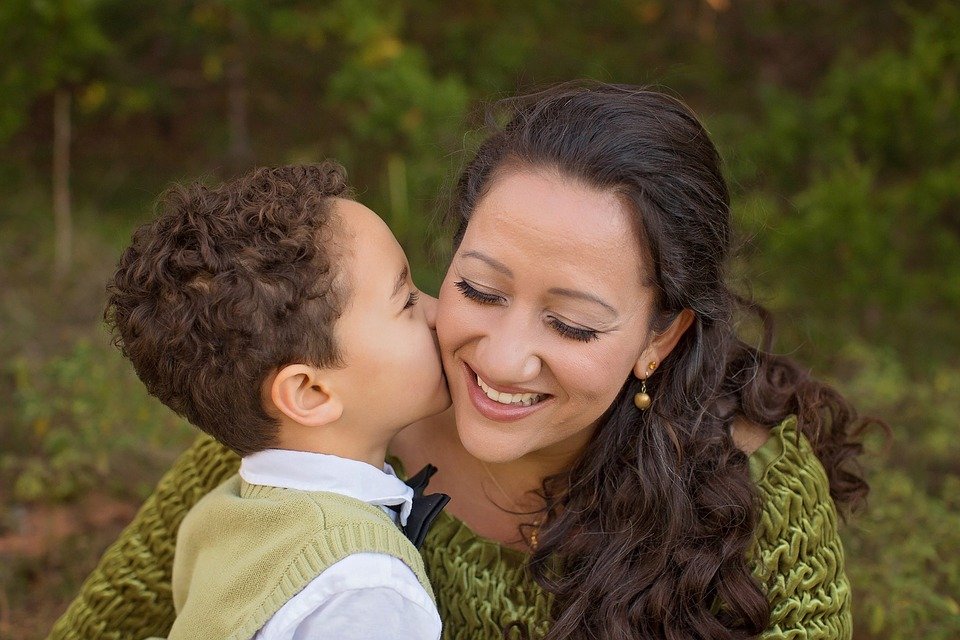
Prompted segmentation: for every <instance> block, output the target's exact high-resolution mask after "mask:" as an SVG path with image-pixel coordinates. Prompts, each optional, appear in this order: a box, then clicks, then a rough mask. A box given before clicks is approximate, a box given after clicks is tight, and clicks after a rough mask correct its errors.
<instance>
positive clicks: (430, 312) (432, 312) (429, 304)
mask: <svg viewBox="0 0 960 640" xmlns="http://www.w3.org/2000/svg"><path fill="white" fill-rule="evenodd" d="M420 304H421V305H423V316H424V317H425V318H426V319H427V324H428V325H429V326H430V328H431V329H434V330H436V328H437V299H436V298H434V297H433V296H430V295H427V294H425V293H423V292H421V293H420Z"/></svg>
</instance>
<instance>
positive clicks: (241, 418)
mask: <svg viewBox="0 0 960 640" xmlns="http://www.w3.org/2000/svg"><path fill="white" fill-rule="evenodd" d="M343 197H348V187H347V180H346V172H345V171H344V169H343V167H341V166H340V165H339V164H337V163H335V162H331V161H327V162H324V163H321V164H312V165H295V166H285V167H275V168H260V169H255V170H253V171H251V172H249V173H247V174H245V175H243V176H241V177H239V178H237V179H235V180H232V181H230V182H226V183H224V184H221V185H219V186H216V187H207V186H204V185H203V184H199V183H198V184H193V185H191V186H188V187H184V186H175V187H173V188H171V189H169V190H168V191H167V192H166V193H165V194H164V196H162V197H161V201H160V205H159V215H158V216H157V217H156V219H154V220H153V221H152V222H150V223H148V224H145V225H143V226H141V227H140V228H139V229H137V230H136V232H134V234H133V239H132V242H131V244H130V246H129V247H128V248H127V249H126V250H125V251H124V252H123V254H122V255H121V257H120V262H119V264H118V265H117V270H116V272H115V274H114V276H113V278H112V279H111V280H110V282H109V283H108V285H107V292H108V294H109V298H108V301H107V307H106V310H105V312H104V318H105V320H106V322H107V325H108V326H109V327H110V329H111V332H112V335H113V341H114V344H115V345H116V346H117V347H118V348H119V349H120V350H121V351H122V353H123V355H124V356H126V357H127V358H128V359H129V360H130V361H131V362H132V363H133V366H134V368H135V369H136V372H137V375H138V376H139V377H140V379H141V380H142V381H143V383H144V384H145V385H146V387H147V390H148V391H149V392H150V393H151V394H153V395H154V396H156V397H157V398H159V399H160V401H161V402H163V403H164V404H166V405H167V406H168V407H170V408H171V409H173V410H174V411H176V412H177V413H178V414H180V415H182V416H184V417H186V418H187V419H188V420H189V421H190V422H192V423H193V424H194V425H196V426H197V427H199V428H200V429H201V430H203V431H205V432H207V433H209V434H210V435H212V436H213V437H215V438H216V439H217V440H219V441H220V442H221V443H223V444H224V445H226V446H227V447H230V448H231V449H233V450H234V451H236V452H237V453H238V454H240V455H249V454H251V453H254V452H257V451H260V450H262V449H265V448H268V447H270V446H271V445H273V444H274V442H275V439H276V436H277V431H278V429H279V422H278V421H277V419H276V418H274V417H272V416H271V415H269V413H268V412H267V411H266V409H265V408H264V405H263V399H262V394H261V387H262V385H263V383H264V381H265V380H266V378H267V376H268V374H269V373H270V372H271V371H274V370H276V369H277V368H279V367H281V366H284V365H286V364H292V363H305V364H310V365H314V366H318V367H334V366H339V365H340V364H341V361H340V354H339V353H338V351H337V343H336V340H335V335H334V324H335V322H336V320H337V318H339V317H340V315H341V313H342V311H343V308H344V305H345V304H346V299H347V297H348V295H349V286H348V285H349V283H348V282H347V279H346V276H345V274H343V273H341V271H340V270H339V269H338V268H337V266H336V265H337V262H338V258H339V256H340V255H341V253H342V248H341V247H340V245H339V244H338V242H337V237H336V236H337V235H338V233H339V232H340V231H341V226H340V224H339V222H338V220H337V216H336V215H335V213H334V207H333V198H343Z"/></svg>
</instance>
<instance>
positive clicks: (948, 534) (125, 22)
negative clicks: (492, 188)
mask: <svg viewBox="0 0 960 640" xmlns="http://www.w3.org/2000/svg"><path fill="white" fill-rule="evenodd" d="M27 22H29V25H28V24H27ZM0 33H4V34H7V33H11V34H14V35H15V37H13V38H7V39H3V38H0V54H2V55H0V140H5V141H6V146H5V148H4V153H2V154H0V191H2V193H0V235H2V238H3V240H2V241H0V281H2V282H3V283H4V287H2V288H0V358H2V365H0V372H2V373H0V428H2V431H3V442H4V448H3V452H2V454H0V487H6V486H9V487H11V489H12V490H11V492H10V493H9V495H7V494H2V493H0V508H3V506H4V504H10V503H29V502H30V501H52V500H65V501H69V500H73V499H74V498H76V497H77V496H78V495H79V494H80V493H82V492H83V491H86V490H87V489H88V488H90V487H94V486H96V487H107V488H109V490H110V491H112V492H115V493H117V494H119V495H127V496H137V495H142V493H143V492H144V491H146V490H148V488H149V486H150V483H152V482H153V481H154V480H155V478H156V477H157V475H158V474H159V473H160V472H161V471H162V469H163V467H164V465H165V464H167V462H168V461H169V460H170V459H171V458H172V456H174V455H175V454H176V452H177V451H178V450H180V449H181V448H182V447H183V446H184V445H185V443H186V442H187V441H188V440H189V438H190V437H191V434H192V431H191V429H190V428H189V427H188V426H187V425H185V424H184V423H183V422H182V421H181V420H180V419H179V418H177V417H176V416H174V415H172V414H171V413H170V412H169V411H167V410H166V409H165V408H163V407H162V406H160V405H159V403H157V402H156V401H155V400H153V399H152V398H149V397H148V396H147V395H146V393H145V392H144V391H143V390H142V389H141V386H140V384H139V382H138V381H137V380H136V377H135V376H134V374H133V372H132V371H131V369H130V367H129V366H128V365H127V364H126V363H125V362H124V361H123V360H122V358H121V357H120V356H119V354H118V353H116V351H115V350H113V349H112V348H111V347H110V346H109V345H108V344H107V340H106V337H105V335H104V332H103V329H102V327H101V326H100V325H99V316H100V311H101V307H102V304H103V299H104V296H103V282H104V281H105V279H106V277H107V275H108V273H109V269H110V265H111V264H112V263H113V262H114V260H115V259H116V256H117V255H118V253H119V249H120V247H121V246H122V245H123V244H124V243H125V242H126V238H128V237H129V233H130V231H131V229H132V228H133V227H134V226H135V225H136V224H138V223H140V222H142V221H144V220H145V219H146V218H147V217H148V216H149V210H150V202H151V201H152V199H153V198H155V196H156V194H157V193H158V192H159V191H160V190H161V189H162V188H163V187H164V186H165V185H166V184H167V183H169V181H171V180H183V179H195V178H196V177H202V178H203V179H207V180H213V179H216V177H217V176H222V175H227V174H230V173H233V172H236V171H239V170H242V169H244V168H245V167H246V166H248V165H249V164H250V163H251V162H256V163H259V164H270V163H280V162H298V161H314V160H318V159H320V158H323V157H327V156H335V157H337V158H339V159H340V160H341V161H343V162H344V163H345V164H346V165H347V167H348V170H349V172H350V174H351V179H352V182H353V183H354V185H355V186H356V188H357V191H358V197H359V199H360V200H361V201H363V202H364V203H365V204H368V205H369V206H371V207H372V208H373V209H374V210H376V211H378V212H379V213H380V214H381V215H383V217H384V218H385V219H386V220H387V221H388V222H389V223H390V225H391V227H392V228H393V229H394V231H395V232H396V233H397V235H398V237H399V238H400V240H401V242H402V243H403V244H404V247H405V248H406V250H407V252H408V255H409V256H410V259H411V263H412V266H413V269H414V275H415V277H416V279H417V281H418V283H419V284H420V285H421V286H423V287H424V288H425V289H426V290H428V291H435V290H436V288H437V284H438V283H439V278H440V276H441V274H442V270H443V256H444V254H445V251H446V249H447V239H446V238H445V237H444V235H443V233H441V232H440V231H439V225H438V224H437V223H436V214H438V213H442V208H443V207H442V205H440V206H437V204H436V202H437V199H438V197H439V198H440V199H441V201H442V198H443V196H444V194H445V193H447V192H448V191H449V187H450V184H451V182H452V180H454V179H455V176H456V171H457V169H458V167H459V166H460V164H461V163H462V162H463V160H464V157H465V155H466V153H469V150H470V149H471V148H472V147H473V145H474V144H475V143H476V141H477V140H478V139H479V138H480V137H481V136H482V132H479V131H477V130H476V129H478V124H479V118H478V117H477V115H476V114H478V113H480V112H481V111H482V105H483V103H484V102H487V101H490V100H492V99H496V98H497V97H500V96H503V95H510V94H513V93H515V92H516V91H518V90H523V89H526V88H531V87H535V86H538V85H540V84H543V83H547V82H552V81H558V80H566V79H570V78H575V77H584V76H590V77H595V78H598V79H601V80H610V81H618V82H632V83H656V84H660V85H663V86H666V87H670V89H671V90H674V91H676V92H677V93H679V94H680V95H681V96H683V97H684V98H685V99H687V100H688V101H689V102H690V103H691V104H692V105H694V106H695V107H696V108H697V109H698V110H700V111H701V112H702V114H703V117H704V119H705V120H706V122H707V123H708V125H709V128H710V129H711V131H712V133H713V134H714V136H715V138H716V140H717V142H718V146H719V147H720V150H721V153H722V154H723V156H724V157H725V159H726V164H727V174H728V176H729V178H730V182H731V187H732V193H733V212H734V215H735V218H736V221H737V227H738V232H739V238H740V243H739V244H740V250H739V252H738V254H737V257H736V259H735V260H734V262H733V264H732V275H733V277H734V279H735V281H736V284H737V285H738V286H739V287H740V288H742V289H744V290H747V291H749V292H751V293H752V294H753V295H754V296H755V297H756V298H757V299H759V301H761V302H762V303H764V304H766V305H767V306H769V307H770V308H771V309H772V310H773V311H774V313H775V316H776V317H777V319H778V326H779V338H778V342H777V348H778V349H779V350H780V351H782V352H786V353H790V354H792V355H795V356H796V357H797V358H798V359H800V360H801V361H803V362H806V363H808V364H810V365H811V366H812V367H813V369H814V371H815V372H816V373H817V374H818V375H821V376H823V377H826V378H827V379H829V380H831V381H832V382H833V383H835V384H836V386H838V387H839V388H840V389H842V390H843V391H844V392H845V393H847V394H848V395H849V396H850V397H851V398H852V399H853V400H854V401H855V403H856V404H857V405H858V406H859V407H860V408H861V409H862V411H863V412H864V413H867V414H871V415H877V416H880V417H883V418H884V419H886V420H887V421H888V422H889V423H890V425H891V428H892V433H893V439H892V441H891V442H890V443H889V444H885V443H884V442H883V441H882V440H881V439H880V438H879V437H878V436H876V435H871V436H870V437H869V438H868V444H869V449H870V452H871V455H870V456H868V457H867V459H866V461H865V464H866V466H867V471H868V473H869V476H870V479H871V483H872V486H873V492H872V495H871V499H870V509H869V510H868V511H867V512H866V513H865V514H861V515H860V516H859V517H858V518H855V519H853V520H852V522H851V524H850V525H848V527H847V528H846V530H845V540H846V544H847V551H848V557H847V568H848V571H849V573H850V576H851V579H852V581H853V584H854V589H855V627H856V629H855V630H856V633H855V637H857V638H866V639H869V638H889V639H891V640H900V639H906V638H915V637H923V638H933V639H934V640H940V639H943V640H946V639H947V638H955V637H958V636H960V605H958V601H960V559H958V557H957V549H960V537H958V536H960V533H958V532H960V502H958V497H957V496H958V492H960V444H958V440H957V438H956V425H957V422H958V419H960V340H958V331H957V328H956V318H957V317H960V95H958V94H960V7H958V6H957V5H956V4H955V3H950V2H938V1H930V2H910V3H901V4H898V5H896V6H895V7H894V8H893V9H891V7H890V5H889V4H888V3H886V2H880V1H879V0H874V1H869V2H863V3H797V2H766V1H764V0H710V1H709V2H708V1H706V0H677V1H676V2H665V1H658V0H635V1H632V2H614V1H613V0H594V1H593V2H589V3H587V2H571V3H557V2H550V1H548V0H534V1H532V2H528V3H515V2H507V1H506V0H478V1H476V2H470V3H449V2H440V1H439V0H420V1H418V2H407V1H400V2H396V1H394V2H387V1H386V0H373V1H362V0H332V1H331V2H327V3H322V4H316V3H307V2H297V1H293V0H291V1H287V2H279V3H269V4H264V3H257V2H253V1H250V0H246V1H234V2H226V1H224V0H192V1H189V2H188V1H187V0H173V1H171V2H164V3H150V2H145V1H144V0H125V1H121V0H82V1H80V2H70V1H68V0H62V1H58V0H42V1H39V0H9V1H8V2H6V3H4V4H3V5H2V6H0ZM51 34H66V35H65V37H64V38H63V39H61V40H56V41H53V40H51V38H52V36H51ZM64 87H65V88H67V89H68V90H69V91H70V92H71V93H72V95H73V96H74V97H75V105H76V108H75V114H74V116H75V119H76V125H75V140H74V146H73V149H74V154H75V156H76V161H75V163H74V167H75V170H74V172H73V176H72V178H73V197H74V200H75V202H76V212H77V214H76V220H75V224H76V227H77V233H76V245H77V246H76V251H75V258H74V260H75V265H74V266H75V268H74V273H73V276H72V277H71V278H69V279H68V280H67V281H66V282H65V283H62V284H61V285H59V287H56V288H54V287H48V286H46V285H44V284H42V283H44V282H46V281H48V279H49V266H50V265H49V263H50V256H51V252H52V250H51V240H50V235H51V222H50V220H49V217H50V206H49V204H48V201H47V196H46V195H45V192H46V190H47V189H48V187H47V184H48V178H47V172H48V170H49V169H48V167H49V162H50V151H49V139H50V134H51V130H50V124H49V121H50V102H51V97H50V94H51V92H52V91H53V90H54V89H56V88H61V89H62V88H64ZM245 146H247V147H249V148H248V149H246V150H245ZM245 153H247V154H249V157H248V156H246V155H245ZM38 283H41V284H38ZM0 635H2V634H0Z"/></svg>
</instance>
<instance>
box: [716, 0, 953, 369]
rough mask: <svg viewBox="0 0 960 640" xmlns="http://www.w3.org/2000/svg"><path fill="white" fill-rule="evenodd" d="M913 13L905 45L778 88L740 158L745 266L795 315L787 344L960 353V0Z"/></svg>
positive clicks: (826, 349) (925, 354) (736, 166)
mask: <svg viewBox="0 0 960 640" xmlns="http://www.w3.org/2000/svg"><path fill="white" fill-rule="evenodd" d="M908 19H909V20H910V21H911V22H912V24H913V32H912V36H911V39H910V43H909V45H908V46H907V47H906V49H905V50H904V51H900V50H896V49H886V50H881V51H879V52H877V53H875V54H874V55H872V56H871V57H869V58H867V59H865V60H858V59H856V58H855V56H854V55H853V54H852V53H850V54H846V55H842V56H840V58H839V59H838V60H837V61H836V62H835V63H834V64H833V65H832V67H831V69H830V71H829V73H827V75H826V76H825V78H824V80H823V81H822V82H821V83H820V84H819V86H817V87H816V89H815V91H814V93H813V95H812V96H811V97H810V98H805V97H801V96H799V95H796V94H793V93H788V92H785V91H783V90H779V89H775V88H770V87H767V88H766V89H765V90H764V91H763V93H762V96H761V100H762V117H761V119H760V123H759V125H757V123H754V122H748V121H747V120H746V119H744V120H742V121H741V122H740V126H739V127H737V129H736V132H735V133H732V135H733V136H734V137H735V138H736V140H734V141H732V144H731V145H730V146H734V147H736V148H737V155H736V156H734V157H733V161H732V162H731V163H730V164H731V174H732V177H733V179H734V182H735V183H737V184H738V185H739V186H740V187H741V188H742V192H745V195H743V196H740V197H739V198H738V201H737V202H736V203H735V211H736V212H737V215H738V217H739V218H740V220H741V221H742V222H743V223H744V225H743V226H744V227H746V228H747V230H748V233H749V234H750V235H749V236H748V240H750V243H749V245H748V251H747V253H746V256H747V258H746V259H747V263H748V264H747V266H746V267H745V271H746V272H747V273H750V274H756V277H754V278H752V280H753V281H754V282H755V284H756V288H757V293H758V294H759V296H760V297H761V298H763V299H765V300H766V301H767V302H768V303H769V304H770V305H771V306H772V307H773V308H774V309H775V310H777V311H779V312H781V314H784V315H786V316H787V317H790V318H793V319H794V320H795V329H794V331H793V333H792V334H791V335H788V336H786V338H787V339H786V341H785V343H784V344H787V345H790V346H791V347H792V346H793V345H797V344H804V343H807V342H811V341H812V342H813V343H814V345H815V347H814V348H813V349H812V352H813V353H838V352H839V351H840V350H841V349H842V347H843V346H844V344H845V343H846V342H847V341H848V339H849V337H850V336H851V335H855V336H860V337H862V338H863V339H865V340H868V341H871V342H875V343H877V344H886V345H889V346H890V347H893V348H895V349H896V350H897V351H898V352H900V353H901V354H905V355H906V356H907V357H908V359H909V362H908V365H910V366H912V367H922V366H923V363H924V362H926V361H927V360H928V359H929V358H931V357H935V358H936V359H938V360H943V359H944V358H946V359H952V360H956V359H957V358H960V342H957V341H956V340H955V339H954V340H951V339H950V336H953V335H954V334H955V322H954V318H956V317H957V316H960V157H958V154H957V149H958V148H960V6H957V5H955V4H947V3H943V4H941V5H939V6H938V8H937V9H936V10H935V11H933V12H931V13H929V14H918V15H908ZM724 125H729V123H728V122H726V123H724ZM758 205H759V206H758ZM785 283H786V284H785ZM804 357H805V358H806V354H804Z"/></svg>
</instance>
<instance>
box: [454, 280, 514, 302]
mask: <svg viewBox="0 0 960 640" xmlns="http://www.w3.org/2000/svg"><path fill="white" fill-rule="evenodd" d="M453 286H455V287H456V288H457V289H459V290H460V293H462V294H463V297H464V298H467V299H468V300H473V301H474V302H479V303H480V304H499V303H500V302H502V301H503V298H501V297H500V296H495V295H493V294H491V293H484V292H483V291H478V290H477V289H475V288H473V287H472V286H470V284H469V283H468V282H467V281H466V280H457V281H456V282H455V283H454V284H453Z"/></svg>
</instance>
